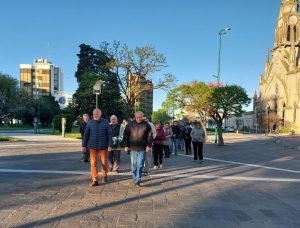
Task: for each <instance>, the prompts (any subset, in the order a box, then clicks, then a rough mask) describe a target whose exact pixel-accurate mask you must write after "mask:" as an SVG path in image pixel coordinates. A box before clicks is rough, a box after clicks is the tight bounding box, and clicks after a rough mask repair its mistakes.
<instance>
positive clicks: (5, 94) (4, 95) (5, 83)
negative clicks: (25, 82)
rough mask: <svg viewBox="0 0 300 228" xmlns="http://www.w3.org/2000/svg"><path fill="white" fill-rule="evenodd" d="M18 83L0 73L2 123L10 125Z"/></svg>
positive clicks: (0, 113)
mask: <svg viewBox="0 0 300 228" xmlns="http://www.w3.org/2000/svg"><path fill="white" fill-rule="evenodd" d="M17 85H18V81H17V80H16V79H14V78H13V77H12V76H10V75H8V74H3V73H1V72H0V123H2V121H4V122H5V123H8V122H9V120H10V118H11V114H12V113H11V110H12V108H13V107H14V106H15V103H16V94H17Z"/></svg>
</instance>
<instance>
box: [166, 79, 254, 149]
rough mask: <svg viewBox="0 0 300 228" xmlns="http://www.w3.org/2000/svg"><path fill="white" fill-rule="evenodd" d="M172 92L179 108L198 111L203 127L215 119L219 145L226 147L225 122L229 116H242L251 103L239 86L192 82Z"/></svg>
mask: <svg viewBox="0 0 300 228" xmlns="http://www.w3.org/2000/svg"><path fill="white" fill-rule="evenodd" d="M172 92H173V93H174V97H175V98H176V102H177V105H178V106H179V107H181V108H184V109H186V110H196V111H197V113H198V114H199V115H200V120H199V121H200V123H201V124H202V126H205V125H206V124H205V123H206V119H207V117H211V118H213V119H214V121H215V122H216V124H217V127H218V139H219V140H218V142H219V143H218V144H219V145H224V140H223V135H222V124H223V120H224V119H226V118H227V117H228V116H229V115H234V116H237V117H239V116H241V115H242V114H243V109H242V108H243V106H247V105H249V103H250V101H251V99H250V98H249V97H248V95H247V93H246V91H245V89H243V88H242V87H240V86H237V85H230V86H227V85H226V86H222V85H220V84H218V86H215V85H214V84H212V83H210V84H205V83H204V82H197V81H192V82H190V83H188V84H182V85H180V86H179V87H177V88H175V89H174V90H173V91H172ZM204 129H205V127H204Z"/></svg>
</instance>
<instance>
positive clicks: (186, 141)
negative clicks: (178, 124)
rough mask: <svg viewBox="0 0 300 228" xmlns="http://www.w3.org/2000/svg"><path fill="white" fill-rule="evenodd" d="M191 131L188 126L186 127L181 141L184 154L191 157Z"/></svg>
mask: <svg viewBox="0 0 300 228" xmlns="http://www.w3.org/2000/svg"><path fill="white" fill-rule="evenodd" d="M191 131H192V129H191V128H190V127H189V126H186V127H185V129H184V131H183V139H184V144H185V154H186V155H191V154H192V147H191V144H192V137H191Z"/></svg>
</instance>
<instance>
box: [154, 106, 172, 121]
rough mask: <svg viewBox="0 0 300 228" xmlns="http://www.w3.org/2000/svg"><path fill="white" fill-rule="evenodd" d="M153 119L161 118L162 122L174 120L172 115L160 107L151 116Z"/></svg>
mask: <svg viewBox="0 0 300 228" xmlns="http://www.w3.org/2000/svg"><path fill="white" fill-rule="evenodd" d="M151 119H152V121H153V122H154V121H156V120H159V121H161V122H162V123H165V122H167V121H170V120H172V117H171V116H169V115H168V114H167V112H166V111H165V110H163V109H158V110H157V111H154V112H153V113H152V116H151Z"/></svg>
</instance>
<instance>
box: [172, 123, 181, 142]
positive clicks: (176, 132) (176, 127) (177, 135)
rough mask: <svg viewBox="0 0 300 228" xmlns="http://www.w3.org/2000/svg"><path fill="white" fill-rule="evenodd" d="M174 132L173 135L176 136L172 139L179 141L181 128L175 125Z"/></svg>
mask: <svg viewBox="0 0 300 228" xmlns="http://www.w3.org/2000/svg"><path fill="white" fill-rule="evenodd" d="M172 131H173V135H175V136H173V137H172V139H178V137H179V134H180V127H179V126H175V125H173V126H172Z"/></svg>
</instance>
